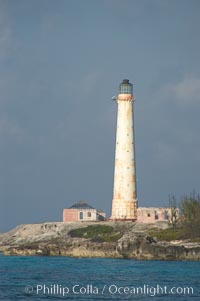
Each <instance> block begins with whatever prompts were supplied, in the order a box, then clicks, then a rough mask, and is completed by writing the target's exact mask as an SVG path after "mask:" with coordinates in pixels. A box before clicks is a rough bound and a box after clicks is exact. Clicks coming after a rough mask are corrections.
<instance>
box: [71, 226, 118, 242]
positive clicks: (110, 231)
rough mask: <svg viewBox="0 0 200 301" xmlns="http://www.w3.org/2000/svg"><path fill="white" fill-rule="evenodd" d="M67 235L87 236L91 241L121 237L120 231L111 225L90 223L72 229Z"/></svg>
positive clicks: (109, 240)
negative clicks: (89, 224)
mask: <svg viewBox="0 0 200 301" xmlns="http://www.w3.org/2000/svg"><path fill="white" fill-rule="evenodd" d="M69 235H70V236H71V237H81V238H87V239H90V240H91V241H93V242H114V241H117V240H118V239H120V238H121V237H122V233H121V232H116V231H115V230H114V228H113V227H111V226H107V225H91V226H87V227H84V228H78V229H74V230H71V231H70V232H69Z"/></svg>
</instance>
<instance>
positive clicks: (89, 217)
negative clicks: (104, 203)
mask: <svg viewBox="0 0 200 301" xmlns="http://www.w3.org/2000/svg"><path fill="white" fill-rule="evenodd" d="M105 219H106V213H105V211H102V210H97V209H96V208H93V207H92V206H90V205H89V204H88V203H86V202H84V201H80V202H78V203H75V204H74V205H72V206H71V207H69V208H67V209H64V210H63V222H81V221H103V220H105Z"/></svg>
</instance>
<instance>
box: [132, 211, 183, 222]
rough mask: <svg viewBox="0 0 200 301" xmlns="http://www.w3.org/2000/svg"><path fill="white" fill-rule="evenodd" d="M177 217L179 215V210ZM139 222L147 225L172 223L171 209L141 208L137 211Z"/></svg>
mask: <svg viewBox="0 0 200 301" xmlns="http://www.w3.org/2000/svg"><path fill="white" fill-rule="evenodd" d="M177 215H179V210H178V209H177ZM137 221H138V222H140V223H147V224H155V223H157V222H170V221H171V208H160V207H159V208H156V207H146V208H145V207H139V208H138V209H137Z"/></svg>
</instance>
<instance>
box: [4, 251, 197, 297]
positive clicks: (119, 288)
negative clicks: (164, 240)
mask: <svg viewBox="0 0 200 301" xmlns="http://www.w3.org/2000/svg"><path fill="white" fill-rule="evenodd" d="M0 282H1V285H0V300H1V301H11V300H17V301H18V300H19V301H22V300H29V301H36V300H43V301H45V300H141V301H147V300H148V301H149V300H162V301H165V300H166V301H167V300H172V301H176V300H181V301H189V300H196V301H199V300H200V262H187V261H136V260H127V259H102V258H80V259H79V258H69V257H34V256H33V257H22V256H3V255H2V254H1V255H0Z"/></svg>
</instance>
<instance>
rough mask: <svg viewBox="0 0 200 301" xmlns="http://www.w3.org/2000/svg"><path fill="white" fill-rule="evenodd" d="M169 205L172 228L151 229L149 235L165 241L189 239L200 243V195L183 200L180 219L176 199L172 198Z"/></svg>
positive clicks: (192, 195)
mask: <svg viewBox="0 0 200 301" xmlns="http://www.w3.org/2000/svg"><path fill="white" fill-rule="evenodd" d="M169 203H170V207H171V214H172V216H171V220H170V224H171V228H168V229H165V230H158V229H151V230H150V231H149V235H150V236H153V237H156V238H157V239H158V240H163V241H171V240H178V239H189V240H190V241H192V242H200V195H196V194H195V193H192V194H190V195H186V196H184V197H183V198H182V199H181V201H180V218H179V219H178V215H177V206H176V204H177V202H176V198H175V197H174V196H172V197H170V200H169Z"/></svg>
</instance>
